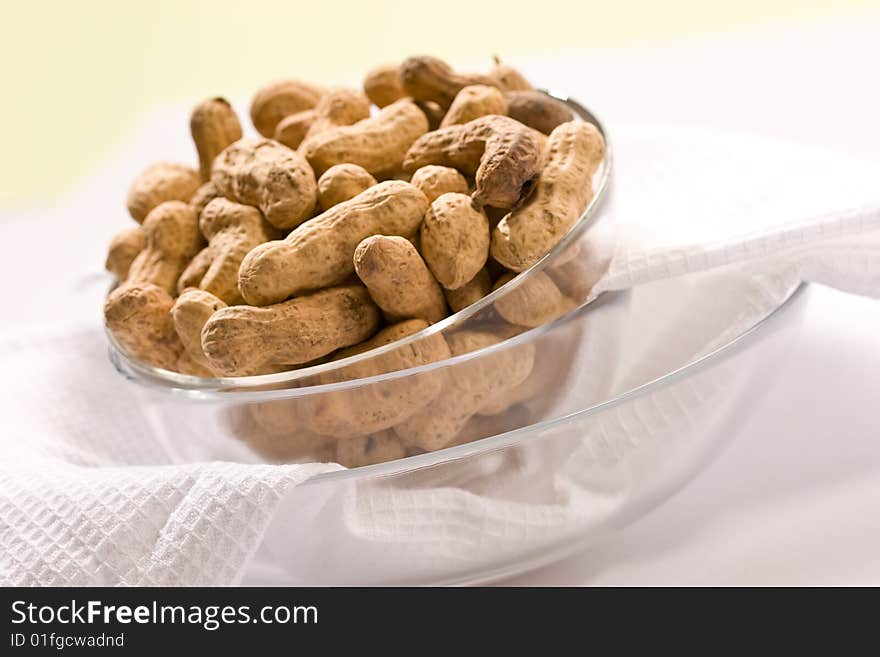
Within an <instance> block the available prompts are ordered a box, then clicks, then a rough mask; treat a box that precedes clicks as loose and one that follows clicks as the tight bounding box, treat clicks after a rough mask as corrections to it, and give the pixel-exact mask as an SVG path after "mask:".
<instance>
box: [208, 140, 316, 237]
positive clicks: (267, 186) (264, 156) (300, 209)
mask: <svg viewBox="0 0 880 657" xmlns="http://www.w3.org/2000/svg"><path fill="white" fill-rule="evenodd" d="M211 180H212V181H213V182H214V184H215V185H216V186H217V189H218V190H219V191H220V193H221V194H222V195H223V196H225V197H226V198H228V199H230V200H232V201H235V202H236V203H242V204H244V205H253V206H254V207H257V208H259V209H260V210H261V211H262V213H263V215H264V216H265V217H266V219H267V220H268V222H269V223H270V224H272V225H273V226H275V227H276V228H281V229H288V228H294V227H295V226H298V225H299V224H301V223H302V222H303V221H305V220H306V219H308V218H309V217H310V216H311V215H312V211H313V210H314V209H315V202H316V200H317V194H318V188H317V184H316V183H315V175H314V174H313V173H312V170H311V168H310V167H309V165H308V163H307V162H306V161H305V159H303V157H302V156H301V155H300V154H299V153H297V152H296V151H294V150H291V149H289V148H287V147H286V146H283V145H282V144H279V143H278V142H277V141H272V140H271V139H240V140H239V141H237V142H235V143H234V144H232V145H231V146H229V147H228V148H226V149H225V150H224V151H223V152H222V153H220V155H219V156H218V157H217V159H216V160H215V161H214V172H213V175H212V177H211Z"/></svg>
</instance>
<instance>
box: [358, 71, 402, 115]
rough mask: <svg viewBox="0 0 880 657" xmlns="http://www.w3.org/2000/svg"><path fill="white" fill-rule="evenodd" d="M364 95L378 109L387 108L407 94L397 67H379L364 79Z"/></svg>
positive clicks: (368, 73)
mask: <svg viewBox="0 0 880 657" xmlns="http://www.w3.org/2000/svg"><path fill="white" fill-rule="evenodd" d="M364 93H365V94H367V97H368V98H369V99H370V100H371V101H372V102H373V104H374V105H376V107H387V106H388V105H390V104H391V103H393V102H395V101H398V100H400V99H401V98H403V97H404V96H406V94H405V93H404V91H403V83H402V82H401V81H400V69H399V67H398V66H396V65H388V66H378V67H376V68H374V69H372V70H370V71H369V72H367V75H366V76H365V77H364Z"/></svg>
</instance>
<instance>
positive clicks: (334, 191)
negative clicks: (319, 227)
mask: <svg viewBox="0 0 880 657" xmlns="http://www.w3.org/2000/svg"><path fill="white" fill-rule="evenodd" d="M375 184H376V179H375V178H373V176H371V175H370V172H369V171H367V170H366V169H364V168H363V167H359V166H358V165H357V164H337V165H335V166H332V167H330V168H329V169H327V170H326V171H325V172H324V173H323V174H321V177H320V178H318V203H319V204H320V205H321V207H322V208H323V209H324V210H329V209H330V208H332V207H333V206H334V205H339V204H340V203H342V202H343V201H347V200H349V199H352V198H354V197H355V196H357V195H358V194H360V193H361V192H363V191H365V190H366V189H368V188H370V187H372V186H373V185H375Z"/></svg>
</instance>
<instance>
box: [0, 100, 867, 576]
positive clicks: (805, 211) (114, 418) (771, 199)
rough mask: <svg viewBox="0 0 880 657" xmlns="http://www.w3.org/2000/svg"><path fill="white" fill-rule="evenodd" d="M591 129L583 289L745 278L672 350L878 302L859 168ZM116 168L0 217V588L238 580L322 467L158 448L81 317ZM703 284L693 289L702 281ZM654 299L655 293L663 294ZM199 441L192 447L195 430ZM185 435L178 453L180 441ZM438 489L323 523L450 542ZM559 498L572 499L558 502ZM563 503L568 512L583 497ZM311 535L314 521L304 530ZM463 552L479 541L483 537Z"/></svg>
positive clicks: (739, 138) (679, 133) (715, 136)
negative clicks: (610, 149)
mask: <svg viewBox="0 0 880 657" xmlns="http://www.w3.org/2000/svg"><path fill="white" fill-rule="evenodd" d="M182 116H185V111H184V110H180V111H175V112H171V113H169V117H173V118H174V120H175V121H180V117H182ZM167 125H169V124H166V123H165V122H163V120H157V121H156V123H155V125H153V126H151V127H150V128H149V129H148V130H147V131H146V132H145V135H144V139H143V140H141V141H140V142H137V143H135V144H134V145H133V146H132V149H133V150H135V151H137V149H142V150H146V151H150V148H155V147H150V148H148V147H146V146H145V144H148V143H157V141H156V139H155V137H156V135H157V134H158V135H161V136H162V138H160V139H159V140H158V143H163V142H164V143H171V142H172V140H177V139H178V136H177V135H176V134H173V135H172V134H171V131H169V130H168V128H167ZM610 130H611V134H612V137H613V145H614V148H615V156H616V170H615V174H614V186H613V197H612V202H611V203H610V205H609V206H608V207H607V210H606V212H607V219H604V220H603V222H604V225H605V226H611V225H613V226H615V228H616V231H617V236H618V239H619V242H618V246H617V247H616V251H615V253H614V257H613V260H612V263H611V267H610V269H609V271H608V273H607V275H606V276H605V277H604V278H603V279H602V280H601V281H600V282H599V283H598V285H597V287H596V290H597V291H604V290H615V289H626V288H630V287H634V286H641V285H645V284H647V283H649V282H652V281H657V280H662V279H669V278H679V277H687V276H700V275H702V274H701V273H700V272H707V271H709V270H713V271H723V270H729V269H736V270H737V271H738V272H739V274H740V277H742V276H741V275H742V274H743V273H746V274H747V276H746V277H745V279H747V280H748V281H750V283H749V285H747V286H743V287H742V289H741V290H739V291H738V293H735V294H730V295H728V296H726V297H725V299H724V300H723V302H721V303H723V304H724V305H725V307H726V312H727V315H728V316H730V317H732V318H734V321H730V322H728V323H727V324H726V325H725V326H724V327H722V328H719V327H718V326H715V325H712V324H711V322H710V323H707V324H706V327H705V335H703V336H700V339H699V340H697V341H696V342H695V344H699V345H701V347H700V348H699V349H695V348H691V347H688V349H691V350H692V351H693V354H692V355H694V356H695V355H697V353H698V352H699V351H700V350H701V349H705V348H706V347H707V346H708V345H711V344H719V343H721V342H723V341H724V340H725V339H728V338H729V337H731V336H732V335H735V334H736V333H737V332H738V331H741V330H742V328H744V327H746V326H749V325H751V324H753V323H754V322H755V321H756V320H757V319H759V318H760V317H763V316H764V315H766V314H767V313H768V312H770V311H771V310H772V309H773V307H774V306H775V305H776V304H778V303H779V302H780V301H781V299H782V298H784V296H785V295H786V294H787V292H788V291H790V289H791V288H792V287H793V286H794V285H796V284H797V282H798V281H801V280H808V281H815V282H819V283H824V284H827V285H831V286H834V287H837V288H840V289H842V290H846V291H849V292H854V293H859V294H866V295H872V296H880V189H878V183H877V181H880V168H878V166H877V164H876V163H865V162H858V161H853V160H844V159H841V158H840V157H834V156H831V155H829V154H828V153H825V152H823V151H820V150H815V149H810V148H804V147H800V146H792V145H790V144H785V143H781V142H780V143H776V142H771V141H768V140H765V139H758V138H755V137H750V136H749V135H746V134H735V133H718V132H712V133H709V132H706V131H703V130H696V129H689V128H685V127H681V126H678V127H675V126H664V125H644V124H642V125H626V124H620V125H611V126H610ZM123 155H124V156H125V157H126V158H131V153H130V152H129V153H124V154H123ZM157 159H158V158H157ZM125 161H127V160H125ZM135 168H136V167H135ZM131 169H132V166H114V167H109V168H108V171H107V172H106V174H105V175H103V176H101V177H100V184H98V183H95V184H92V185H88V186H86V187H85V188H84V189H83V191H81V192H80V193H79V194H77V195H74V196H72V197H70V198H69V199H68V202H67V203H65V205H64V206H63V207H56V208H52V209H44V210H32V211H28V212H20V213H17V214H16V215H12V216H7V217H4V218H3V219H2V221H0V236H2V239H3V241H4V243H6V244H12V245H16V246H18V247H19V248H18V249H17V250H16V251H17V253H16V254H14V255H13V256H12V257H11V259H10V260H9V261H7V262H6V263H4V264H3V269H2V274H3V275H4V280H6V281H10V282H16V283H18V285H22V284H26V287H27V289H26V291H21V290H18V291H13V292H12V299H11V300H10V299H7V308H19V309H23V310H21V311H20V313H19V314H17V315H16V316H10V317H9V318H8V319H7V321H5V322H4V324H5V325H6V326H7V327H9V328H7V330H5V331H4V332H3V333H2V334H0V362H2V363H3V366H2V369H0V405H2V414H3V415H2V416H3V418H4V421H3V424H2V426H3V429H2V431H0V454H2V459H0V584H4V585H112V584H122V585H130V584H139V585H225V584H236V583H239V582H240V581H242V579H243V578H245V579H248V577H249V572H250V569H251V568H252V566H253V563H252V561H253V555H254V554H255V552H256V551H257V550H258V548H259V547H260V545H261V542H262V540H263V537H264V534H265V532H266V531H267V529H268V528H269V527H270V524H272V523H276V524H277V523H283V522H284V518H283V517H279V518H276V517H275V511H276V509H277V508H278V505H279V502H280V501H281V500H283V499H284V496H285V493H286V492H287V491H289V490H290V489H291V487H293V486H296V485H298V484H300V483H301V482H303V481H305V480H306V479H308V478H309V477H311V476H313V475H315V474H316V473H319V472H324V471H327V470H331V469H334V468H338V467H339V466H336V465H332V464H311V465H291V466H270V465H263V464H258V463H253V462H250V463H249V462H247V460H248V459H247V458H246V457H243V456H242V458H241V461H242V462H231V460H233V459H237V458H238V456H236V455H232V456H230V457H229V458H230V461H229V462H217V461H205V462H193V463H189V464H179V463H175V462H174V460H175V459H174V457H172V455H171V452H172V451H173V450H170V449H169V446H168V444H167V443H166V442H165V440H166V438H165V437H163V436H159V435H157V433H156V432H155V431H154V430H153V426H154V424H153V422H152V421H151V418H150V417H149V413H150V412H152V411H151V410H150V409H146V408H144V407H142V406H141V405H140V404H139V401H138V400H139V397H138V395H137V391H136V389H135V388H136V386H135V384H132V383H129V382H126V381H124V380H123V379H122V378H121V377H119V375H118V374H117V373H116V372H115V371H114V370H113V369H112V367H111V366H110V364H109V362H108V360H107V356H106V347H105V341H104V336H103V333H102V329H101V320H100V298H101V296H102V294H103V292H104V291H105V290H106V285H107V280H106V279H105V278H104V277H102V276H100V275H97V274H92V275H86V274H85V272H88V271H94V270H95V263H98V262H101V258H102V253H101V252H102V249H103V246H104V245H105V244H106V242H107V239H108V238H109V235H110V234H111V233H112V231H113V230H115V229H116V228H118V227H120V226H122V225H125V223H124V221H125V220H124V217H123V216H122V213H120V212H118V211H115V209H114V208H115V207H117V206H115V205H114V203H117V202H118V200H119V194H116V195H115V196H113V195H111V196H110V197H109V198H108V197H106V196H105V195H104V194H103V191H102V190H104V189H107V188H108V187H114V188H118V189H122V190H124V182H122V180H124V179H125V177H127V176H129V175H130V173H131ZM48 226H51V227H53V230H54V233H53V234H54V235H55V239H54V240H53V241H52V243H51V244H48V245H47V246H46V249H45V250H43V251H42V252H41V255H40V258H39V259H38V260H37V259H35V258H34V257H33V251H32V250H30V249H29V248H28V245H30V244H35V243H45V239H43V237H42V236H43V235H46V234H48V232H49V231H48V229H47V227H48ZM68 237H69V239H67V238H68ZM80 247H81V248H80ZM703 289H704V293H705V294H707V295H711V294H713V288H712V285H711V284H707V285H705V286H704V288H703ZM16 295H17V296H16ZM53 300H57V303H54V304H53V305H51V306H48V310H47V305H48V304H49V303H50V302H52V301H53ZM657 303H658V307H660V308H662V307H663V299H658V300H657ZM669 307H674V306H673V305H672V304H671V303H670V306H669ZM22 316H24V317H25V318H26V319H22ZM65 317H66V319H65ZM32 318H33V321H28V320H29V319H32ZM49 318H51V319H52V321H37V320H46V319H49ZM60 320H64V321H60ZM674 321H675V318H674V317H671V318H667V323H671V324H672V325H673V326H674ZM599 328H600V329H601V327H599ZM609 330H610V329H609ZM640 330H643V331H644V330H651V328H641V329H640ZM691 337H693V336H691ZM689 344H690V343H689ZM625 367H626V368H628V371H627V372H625V374H626V376H627V377H629V378H631V379H632V380H634V381H638V380H640V377H641V376H642V375H643V374H644V372H640V371H639V368H640V367H642V365H640V362H639V361H637V360H629V361H626V362H625ZM624 378H626V377H624ZM190 439H193V438H192V436H187V440H190ZM201 439H203V440H205V441H207V442H208V443H209V442H210V440H211V437H210V436H202V437H201ZM196 440H197V439H196ZM188 448H189V449H188V452H189V453H196V454H197V453H198V450H199V448H200V445H199V444H195V445H189V446H188ZM205 453H209V450H206V452H205ZM447 484H448V482H447ZM455 495H456V492H455V489H454V487H452V488H450V487H449V486H448V485H446V486H445V487H444V488H442V489H438V490H436V491H433V494H431V495H426V496H424V497H422V498H418V499H417V503H416V505H415V507H414V508H413V507H410V508H407V509H406V511H407V512H408V513H402V514H400V516H399V517H398V524H395V525H394V527H393V528H392V530H391V531H392V534H391V535H388V534H387V532H388V531H389V528H388V527H382V528H379V527H376V526H375V525H372V524H371V523H370V522H367V521H366V519H364V518H358V517H357V514H358V512H359V511H358V509H354V510H349V513H350V514H354V516H353V517H348V518H347V520H346V521H345V523H347V524H345V526H344V527H343V528H342V529H341V530H339V529H338V528H337V529H336V530H335V531H337V533H338V532H340V531H341V532H342V533H343V536H341V537H339V536H337V538H338V543H337V545H336V548H337V549H338V550H339V551H341V552H344V551H345V550H346V549H347V548H346V546H345V535H344V534H345V533H346V532H348V533H349V534H350V535H351V536H352V537H357V538H359V539H362V538H363V536H364V534H365V533H366V534H369V533H370V532H371V531H372V532H376V531H382V532H386V533H385V534H384V535H383V537H382V538H383V540H384V541H392V542H393V541H394V540H395V535H394V532H397V533H398V534H399V536H398V537H397V538H399V539H400V540H401V541H412V540H413V537H414V535H415V534H417V533H418V532H419V531H421V530H420V524H419V522H418V517H419V516H420V515H421V517H429V516H430V517H432V518H435V519H437V523H439V524H438V525H437V526H434V527H432V528H431V529H430V530H426V531H430V532H431V534H432V535H433V536H434V537H435V539H436V540H439V541H447V542H448V545H449V550H448V552H449V553H450V554H452V553H455V542H456V532H457V531H458V528H457V525H456V522H455V518H452V517H450V518H448V520H443V518H444V516H443V515H442V514H441V513H439V511H440V510H441V509H448V508H450V507H449V504H448V503H449V501H450V498H451V497H454V496H455ZM413 499H415V498H413ZM410 501H411V500H410ZM493 504H494V505H495V506H494V507H493V514H494V517H495V518H496V520H497V521H498V522H501V523H502V524H503V525H504V526H503V527H500V528H498V535H499V536H501V535H516V531H515V530H516V528H518V527H522V526H525V525H527V524H528V523H530V522H533V520H534V518H533V517H530V518H527V517H525V515H520V514H525V513H526V511H523V510H522V507H521V505H517V504H515V503H513V502H510V503H509V504H507V505H506V506H505V502H504V501H499V500H495V501H494V502H493ZM569 504H571V505H577V504H579V501H578V498H572V500H571V501H570V502H569ZM419 505H422V506H419ZM565 511H571V512H572V513H573V517H576V516H578V513H579V512H580V511H583V509H577V508H574V509H565ZM364 512H365V513H366V512H367V511H366V510H365V511H364ZM399 518H404V520H399ZM406 518H410V519H411V520H409V521H407V520H405V519H406ZM498 519H501V520H498ZM336 520H338V519H336ZM444 523H446V524H444ZM273 531H276V532H277V531H278V528H277V527H275V528H274V530H273ZM320 531H321V525H320V518H318V519H316V521H315V525H314V526H313V527H312V528H311V532H313V533H319V532H320ZM299 538H300V539H301V540H302V541H304V542H306V541H308V540H309V539H308V537H302V536H300V537H299ZM292 544H293V543H292ZM351 549H352V550H355V549H356V541H353V543H352V547H351ZM469 549H474V548H473V546H469ZM478 549H484V550H492V549H494V547H493V546H492V544H491V541H487V542H486V543H485V544H483V545H481V546H479V548H478ZM278 559H280V560H281V562H279V563H274V564H271V568H275V569H281V570H286V571H287V572H288V574H289V572H290V571H291V570H295V568H296V562H297V559H296V555H295V554H288V555H285V556H282V557H278ZM261 567H265V564H261ZM271 568H270V569H271ZM294 579H295V577H294ZM389 579H393V577H391V574H390V573H389ZM248 581H250V580H248Z"/></svg>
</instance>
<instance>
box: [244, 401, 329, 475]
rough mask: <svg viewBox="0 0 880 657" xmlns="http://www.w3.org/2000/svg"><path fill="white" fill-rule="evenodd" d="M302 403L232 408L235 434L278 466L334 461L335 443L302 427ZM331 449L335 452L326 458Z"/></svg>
mask: <svg viewBox="0 0 880 657" xmlns="http://www.w3.org/2000/svg"><path fill="white" fill-rule="evenodd" d="M298 403H299V401H298V400H294V399H282V400H278V401H271V402H261V403H256V404H246V405H243V406H239V407H236V408H234V409H232V410H233V417H232V427H233V431H234V432H235V434H236V435H237V436H238V437H239V438H241V439H242V440H243V441H244V442H245V443H247V445H248V447H250V448H251V449H252V450H253V451H254V452H256V453H257V454H259V455H260V456H262V457H263V458H264V459H267V460H269V461H272V462H275V463H290V462H292V461H298V460H303V459H309V460H314V459H323V460H326V461H331V460H333V459H334V458H335V454H336V444H335V442H334V441H332V440H331V439H329V438H327V437H326V436H319V435H317V434H315V433H312V432H311V431H308V430H307V429H305V428H304V427H303V426H302V422H301V420H300V419H299V414H298V412H297V407H298ZM328 447H330V448H331V449H330V452H331V453H330V454H328V455H327V456H322V454H323V452H325V451H327V448H328Z"/></svg>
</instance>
